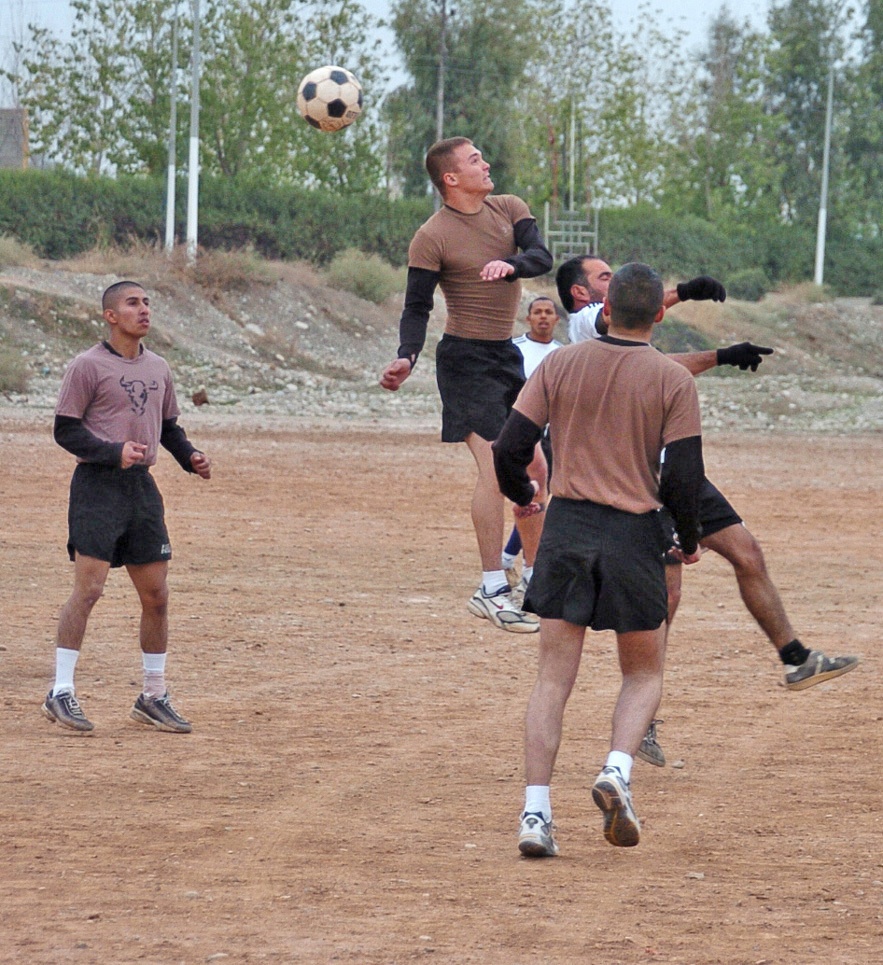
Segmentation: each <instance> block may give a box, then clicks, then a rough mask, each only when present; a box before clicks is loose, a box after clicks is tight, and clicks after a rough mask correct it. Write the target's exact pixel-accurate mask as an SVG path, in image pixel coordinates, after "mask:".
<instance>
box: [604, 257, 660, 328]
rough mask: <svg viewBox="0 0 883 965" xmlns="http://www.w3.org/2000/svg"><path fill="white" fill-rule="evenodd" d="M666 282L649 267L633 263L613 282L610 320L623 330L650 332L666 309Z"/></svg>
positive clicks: (608, 294) (609, 298) (624, 266)
mask: <svg viewBox="0 0 883 965" xmlns="http://www.w3.org/2000/svg"><path fill="white" fill-rule="evenodd" d="M662 296H663V287H662V279H661V278H660V277H659V275H658V274H657V273H656V272H655V271H654V270H653V269H652V268H651V267H650V266H649V265H644V264H642V263H641V262H639V261H630V262H629V263H628V264H627V265H623V266H622V268H620V269H619V271H618V272H617V273H616V274H615V275H614V276H613V278H612V279H611V280H610V288H609V289H608V291H607V300H608V302H609V303H610V317H611V319H612V320H613V321H614V323H615V324H616V325H618V326H620V327H621V328H627V329H637V328H646V327H647V326H648V325H652V324H653V320H654V319H655V318H656V315H657V313H658V312H659V309H660V308H662Z"/></svg>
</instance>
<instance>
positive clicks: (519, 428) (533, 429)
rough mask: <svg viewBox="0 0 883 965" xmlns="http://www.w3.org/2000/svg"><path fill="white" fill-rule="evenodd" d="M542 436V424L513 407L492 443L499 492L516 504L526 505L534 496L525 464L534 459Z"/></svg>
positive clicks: (527, 464)
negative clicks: (535, 450)
mask: <svg viewBox="0 0 883 965" xmlns="http://www.w3.org/2000/svg"><path fill="white" fill-rule="evenodd" d="M542 437H543V427H542V426H538V425H537V424H536V423H535V422H531V420H530V419H528V417H527V416H526V415H522V413H520V412H519V411H518V410H517V409H513V410H512V412H510V413H509V418H508V419H507V420H506V423H505V425H504V426H503V428H502V430H501V431H500V434H499V436H498V437H497V439H496V441H495V442H494V443H493V445H492V446H491V450H492V452H493V454H494V470H495V472H496V474H497V482H498V483H499V485H500V492H501V493H502V494H503V495H504V496H505V497H506V498H507V499H511V500H512V502H513V503H517V504H518V505H519V506H527V505H529V504H530V503H531V502H532V500H533V498H534V488H533V486H532V485H531V482H530V478H529V476H528V475H527V467H528V466H529V465H530V463H531V461H532V460H533V456H534V449H535V448H536V444H537V443H538V442H539V441H540V439H542Z"/></svg>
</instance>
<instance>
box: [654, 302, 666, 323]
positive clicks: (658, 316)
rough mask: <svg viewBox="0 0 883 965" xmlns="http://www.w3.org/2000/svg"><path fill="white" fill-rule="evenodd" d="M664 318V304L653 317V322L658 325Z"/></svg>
mask: <svg viewBox="0 0 883 965" xmlns="http://www.w3.org/2000/svg"><path fill="white" fill-rule="evenodd" d="M663 318H665V305H662V306H661V307H660V309H659V311H658V312H657V313H656V317H655V318H654V319H653V324H654V325H658V324H659V323H660V322H661V321H662V320H663Z"/></svg>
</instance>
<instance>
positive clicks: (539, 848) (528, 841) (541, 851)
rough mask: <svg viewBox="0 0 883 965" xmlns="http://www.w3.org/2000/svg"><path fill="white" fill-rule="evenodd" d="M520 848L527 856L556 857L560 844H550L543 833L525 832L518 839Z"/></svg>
mask: <svg viewBox="0 0 883 965" xmlns="http://www.w3.org/2000/svg"><path fill="white" fill-rule="evenodd" d="M518 850H519V851H520V852H521V853H522V854H523V855H524V857H525V858H554V857H555V855H557V854H558V845H556V844H555V843H554V842H553V843H552V844H551V845H550V844H549V843H548V842H547V841H545V840H544V839H543V837H542V835H539V834H525V835H523V836H522V837H520V838H519V839H518Z"/></svg>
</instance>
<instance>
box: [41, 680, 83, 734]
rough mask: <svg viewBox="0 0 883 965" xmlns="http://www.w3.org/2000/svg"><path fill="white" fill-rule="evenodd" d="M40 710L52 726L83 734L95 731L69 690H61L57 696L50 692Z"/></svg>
mask: <svg viewBox="0 0 883 965" xmlns="http://www.w3.org/2000/svg"><path fill="white" fill-rule="evenodd" d="M40 710H42V711H43V715H44V716H45V717H47V718H48V719H49V720H51V721H52V723H53V724H63V725H64V726H65V727H70V729H71V730H79V731H82V732H83V733H86V732H88V731H90V730H94V729H95V725H94V724H93V723H92V721H91V720H87V719H86V715H85V714H84V713H83V708H82V707H81V706H80V702H79V701H78V700H77V698H76V697H74V694H73V691H71V690H62V691H61V693H58V694H53V693H52V691H51V690H50V691H49V693H48V694H47V695H46V700H45V701H44V702H43V706H42V707H41V708H40Z"/></svg>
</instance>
